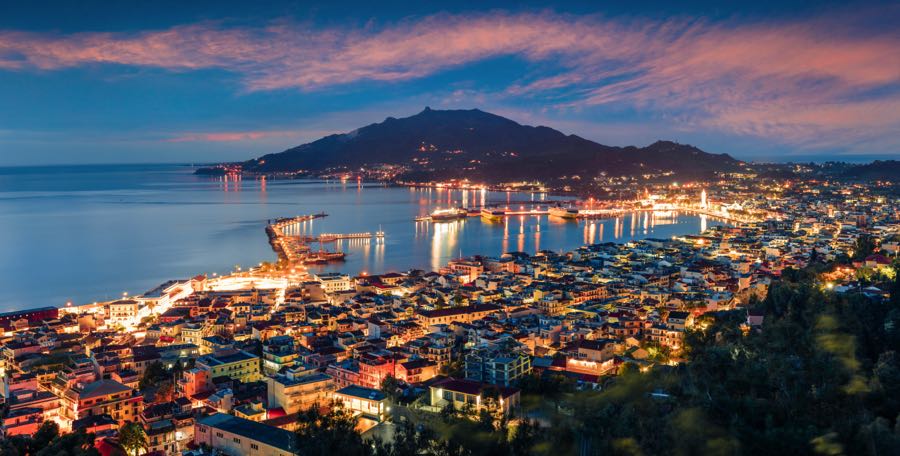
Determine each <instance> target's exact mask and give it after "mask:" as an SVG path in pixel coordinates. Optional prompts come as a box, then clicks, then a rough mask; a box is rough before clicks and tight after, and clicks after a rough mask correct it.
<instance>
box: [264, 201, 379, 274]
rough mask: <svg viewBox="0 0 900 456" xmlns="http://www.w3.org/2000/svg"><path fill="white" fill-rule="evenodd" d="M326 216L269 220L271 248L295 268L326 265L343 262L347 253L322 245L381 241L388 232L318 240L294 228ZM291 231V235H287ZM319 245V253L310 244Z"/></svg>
mask: <svg viewBox="0 0 900 456" xmlns="http://www.w3.org/2000/svg"><path fill="white" fill-rule="evenodd" d="M327 215H328V214H325V213H324V212H322V213H318V214H309V215H299V216H296V217H289V218H279V219H275V220H269V221H268V222H269V223H268V224H267V225H266V234H267V235H268V236H269V244H271V245H272V250H274V251H275V254H276V255H278V259H279V260H280V261H284V262H287V263H289V264H291V265H295V264H323V263H329V262H333V261H343V260H344V257H345V256H346V253H344V252H336V251H328V250H325V249H324V248H322V244H325V243H331V242H336V241H339V240H341V239H372V238H376V239H380V238H383V237H384V232H383V231H381V230H379V231H377V232H375V233H374V234H372V233H370V232H364V233H322V234H320V235H318V236H313V235H308V234H299V232H300V230H299V229H298V228H297V227H296V226H294V225H297V224H300V223H305V222H310V221H312V220H315V219H318V218H323V217H327ZM286 231H287V232H286ZM314 243H318V244H319V249H318V250H314V249H313V248H312V247H311V246H310V244H314Z"/></svg>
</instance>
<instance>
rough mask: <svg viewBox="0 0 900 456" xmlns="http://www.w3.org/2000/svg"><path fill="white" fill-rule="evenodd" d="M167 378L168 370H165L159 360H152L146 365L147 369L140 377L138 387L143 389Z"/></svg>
mask: <svg viewBox="0 0 900 456" xmlns="http://www.w3.org/2000/svg"><path fill="white" fill-rule="evenodd" d="M168 378H169V372H168V371H166V367H165V366H163V364H162V363H161V362H159V361H154V362H153V363H151V364H150V365H149V366H147V370H145V371H144V376H143V377H141V381H140V382H138V387H139V388H140V389H145V388H147V387H149V386H153V385H156V384H157V383H159V382H161V381H163V380H166V379H168Z"/></svg>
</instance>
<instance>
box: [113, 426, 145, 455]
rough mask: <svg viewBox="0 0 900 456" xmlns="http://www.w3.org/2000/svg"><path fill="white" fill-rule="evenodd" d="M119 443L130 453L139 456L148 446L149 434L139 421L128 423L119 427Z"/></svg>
mask: <svg viewBox="0 0 900 456" xmlns="http://www.w3.org/2000/svg"><path fill="white" fill-rule="evenodd" d="M119 445H122V448H125V451H127V452H128V453H129V454H132V453H133V454H134V455H135V456H137V455H138V454H140V451H141V450H143V449H145V448H147V434H146V433H144V427H143V426H141V425H140V424H139V423H126V424H125V425H124V426H122V427H121V428H120V429H119Z"/></svg>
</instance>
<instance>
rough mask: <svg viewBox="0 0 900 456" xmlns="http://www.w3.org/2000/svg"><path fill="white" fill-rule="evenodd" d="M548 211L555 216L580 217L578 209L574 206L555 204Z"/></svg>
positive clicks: (565, 217)
mask: <svg viewBox="0 0 900 456" xmlns="http://www.w3.org/2000/svg"><path fill="white" fill-rule="evenodd" d="M547 212H548V213H549V214H550V215H552V216H554V217H559V218H564V219H575V218H578V209H575V208H574V207H564V206H553V207H551V208H550V209H548V211H547Z"/></svg>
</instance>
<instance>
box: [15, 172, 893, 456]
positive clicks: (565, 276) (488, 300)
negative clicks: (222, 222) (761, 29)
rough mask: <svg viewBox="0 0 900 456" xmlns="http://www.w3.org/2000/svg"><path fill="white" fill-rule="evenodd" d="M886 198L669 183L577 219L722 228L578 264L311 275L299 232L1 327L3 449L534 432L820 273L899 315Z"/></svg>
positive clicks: (233, 450)
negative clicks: (573, 396) (217, 268)
mask: <svg viewBox="0 0 900 456" xmlns="http://www.w3.org/2000/svg"><path fill="white" fill-rule="evenodd" d="M628 185H631V184H629V183H623V184H622V186H623V187H625V186H628ZM893 185H895V184H890V183H887V184H883V185H882V184H880V183H873V184H856V183H843V182H837V181H834V182H829V181H815V180H783V181H779V180H775V179H767V180H755V179H753V178H752V177H747V176H744V177H743V178H742V177H741V176H730V178H729V179H722V180H721V181H717V182H707V183H703V184H700V183H687V184H682V185H678V184H665V185H662V184H658V185H653V186H648V187H647V188H644V189H642V190H641V191H636V192H634V194H633V195H631V196H630V198H629V199H628V200H627V201H614V200H605V201H594V200H584V201H580V202H577V204H576V203H573V207H576V208H577V209H576V211H580V213H581V214H582V215H585V214H586V215H593V216H598V217H599V216H605V217H615V216H616V214H617V213H618V212H617V209H616V208H622V209H621V210H623V211H624V210H627V211H637V210H640V211H644V212H647V213H654V212H656V213H660V214H661V213H664V212H670V211H682V212H684V211H691V212H695V213H699V214H702V216H703V217H710V218H717V219H721V220H723V221H724V222H726V223H725V224H723V225H721V226H714V227H709V228H704V229H703V232H702V233H699V234H685V235H680V236H674V237H672V238H667V239H655V238H648V239H643V240H637V241H631V242H627V243H624V244H616V243H593V241H591V242H590V243H588V242H586V245H584V246H582V247H580V248H578V249H575V250H572V251H569V252H558V251H557V252H554V251H548V250H542V251H538V252H532V253H526V252H516V251H512V252H502V253H500V254H498V255H494V256H492V255H491V253H490V252H485V255H483V256H481V255H476V256H468V257H460V258H454V259H452V260H451V261H449V262H448V263H447V264H446V265H443V267H441V268H440V269H439V270H435V271H422V270H409V271H403V272H397V271H393V272H392V271H382V272H381V273H379V274H375V273H372V274H365V273H361V272H359V271H357V273H358V275H351V274H348V273H311V272H308V271H306V269H305V268H304V264H306V263H308V262H310V261H314V260H316V258H317V257H316V258H313V260H310V257H311V256H314V255H315V252H314V251H313V252H311V251H310V250H309V248H308V247H305V245H297V244H296V243H297V242H299V241H296V240H295V239H294V240H292V239H291V238H290V236H288V235H286V234H285V233H284V232H283V231H282V228H286V227H287V226H288V225H289V224H290V223H291V222H292V220H294V219H284V220H280V221H276V222H275V223H274V224H272V225H270V226H269V228H268V230H269V231H268V232H269V235H270V240H271V242H272V243H273V248H275V249H276V252H279V260H278V261H276V262H273V263H261V264H260V265H259V266H258V267H255V268H251V269H249V270H246V271H236V272H235V273H234V274H230V275H222V276H215V277H208V276H205V275H199V276H196V277H193V278H190V279H182V280H172V281H169V282H166V283H163V284H161V285H160V286H159V287H157V288H155V289H153V290H150V291H148V292H146V293H144V294H141V295H136V296H122V297H121V299H117V300H113V301H108V302H96V303H89V304H84V305H77V304H69V305H66V306H65V307H62V308H56V307H41V308H33V309H28V310H22V311H16V312H8V313H5V314H0V327H2V348H0V352H2V358H0V377H2V391H0V392H2V396H3V406H2V433H3V436H4V438H5V439H15V438H20V437H33V436H35V435H38V434H40V433H41V431H42V429H44V428H46V427H47V426H49V425H51V423H52V425H54V426H56V427H58V432H59V433H60V434H75V433H80V434H79V435H91V436H92V437H91V438H92V439H93V442H92V444H93V446H94V447H96V448H97V449H98V450H101V451H104V452H107V453H109V452H110V451H113V450H114V449H116V448H123V449H124V450H126V451H129V452H137V454H154V455H180V454H185V455H188V454H190V455H201V454H229V455H238V454H266V455H288V454H302V449H301V448H298V447H297V443H296V441H295V439H294V435H295V431H297V430H298V429H299V428H302V427H303V426H304V419H305V418H304V417H307V416H308V415H307V413H308V411H309V410H313V409H315V410H322V411H321V412H318V413H329V412H328V411H329V410H332V409H335V408H339V409H341V410H343V411H344V412H346V413H348V414H350V415H352V416H353V420H354V421H353V422H354V426H355V429H356V430H357V431H358V432H359V433H360V435H361V436H362V438H368V437H372V438H387V439H388V440H390V438H391V437H390V430H391V429H392V428H393V427H396V426H398V425H399V424H400V423H407V422H411V423H417V424H419V423H427V422H428V420H433V419H436V418H437V417H439V416H446V415H448V414H452V415H454V416H457V417H459V419H463V420H465V419H472V420H488V421H489V422H490V421H497V422H499V421H504V422H507V421H508V422H510V423H516V422H523V421H526V420H536V421H537V422H538V423H540V422H541V421H542V419H543V418H544V417H542V415H541V412H540V410H539V407H535V406H534V404H533V401H530V400H527V399H528V396H530V395H531V396H533V395H535V394H536V393H535V387H534V385H535V384H536V383H537V384H539V383H541V381H542V379H548V378H553V379H559V380H560V381H564V382H567V384H568V385H570V387H571V388H572V389H573V390H574V391H599V390H602V389H603V388H604V387H605V385H606V384H607V382H608V380H609V379H611V378H615V377H616V376H617V375H621V374H622V373H623V372H627V371H631V370H636V371H638V372H648V371H653V370H654V369H659V368H663V367H665V366H677V365H679V364H681V363H684V362H686V359H685V337H686V334H690V333H691V332H692V331H703V330H704V329H705V328H706V327H707V326H708V325H709V324H710V319H709V318H708V317H709V316H711V315H716V314H718V313H720V312H726V311H737V312H740V315H742V320H741V325H740V327H741V330H742V331H743V332H744V333H752V332H757V331H763V330H765V323H766V321H765V318H766V317H765V312H764V311H763V309H762V308H761V306H760V303H761V302H762V300H763V299H765V297H766V296H767V293H768V292H769V290H770V288H771V287H772V286H773V284H775V283H777V282H778V281H780V280H782V278H783V276H784V275H785V274H795V273H796V272H797V271H800V270H810V268H811V266H813V265H823V267H822V270H820V271H817V273H816V276H815V277H814V281H815V283H816V286H817V287H819V288H820V289H821V290H822V292H824V293H829V294H859V295H863V296H865V297H866V298H867V299H871V300H873V301H876V302H877V301H887V300H888V299H890V298H891V295H890V293H891V290H892V288H891V287H892V285H893V284H894V282H895V280H896V274H897V269H896V268H897V256H898V249H900V247H898V246H900V243H898V241H900V212H898V208H900V206H898V204H897V196H896V189H895V188H894V187H893ZM610 193H615V194H620V193H621V192H619V191H615V192H610ZM604 211H605V212H604ZM319 216H324V214H317V215H311V216H307V217H319ZM551 216H553V214H552V213H551ZM562 216H565V214H562ZM634 219H636V218H633V220H634ZM435 223H437V221H435ZM339 236H342V235H325V236H323V237H324V238H325V239H319V242H327V241H328V240H329V239H331V238H336V237H339ZM348 236H357V237H360V236H366V237H370V236H372V235H371V234H370V233H358V234H353V235H348ZM375 236H379V237H380V236H384V233H381V232H380V231H379V232H378V233H376V235H375ZM307 241H309V240H307ZM291 242H294V243H295V244H291ZM300 247H303V248H300ZM298 251H299V252H301V253H299V254H297V253H294V252H298ZM296 255H299V256H298V257H296V258H295V256H296ZM319 255H325V253H320V254H319ZM654 394H659V395H662V396H665V393H664V392H659V393H654ZM662 396H661V397H662ZM385 436H386V437H385ZM110 454H111V453H110ZM129 454H131V453H129Z"/></svg>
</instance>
